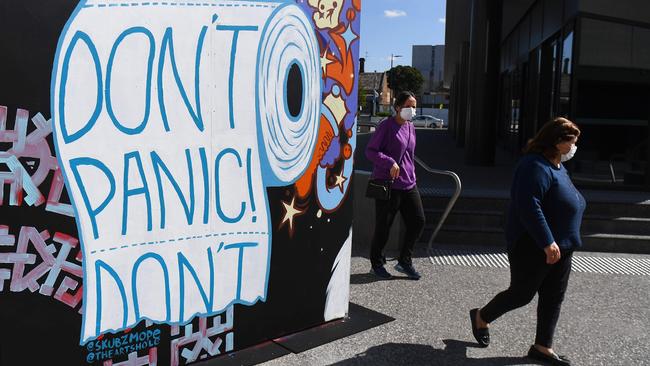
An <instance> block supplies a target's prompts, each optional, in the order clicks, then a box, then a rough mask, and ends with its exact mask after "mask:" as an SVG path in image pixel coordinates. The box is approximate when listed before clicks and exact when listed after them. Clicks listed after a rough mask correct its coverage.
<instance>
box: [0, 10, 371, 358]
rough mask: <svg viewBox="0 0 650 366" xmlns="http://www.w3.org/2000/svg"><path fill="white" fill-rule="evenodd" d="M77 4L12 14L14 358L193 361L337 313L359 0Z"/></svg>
mask: <svg viewBox="0 0 650 366" xmlns="http://www.w3.org/2000/svg"><path fill="white" fill-rule="evenodd" d="M64 3H65V4H56V5H54V4H49V3H46V2H42V1H32V0H30V1H25V2H21V3H20V5H17V6H15V7H13V8H11V7H7V12H5V14H6V15H5V16H6V19H8V20H9V21H8V22H5V23H4V24H3V25H2V27H3V30H2V31H3V34H11V33H12V32H22V33H21V36H22V37H17V38H16V39H13V38H7V39H3V40H2V41H0V42H3V43H2V44H1V46H3V47H2V48H3V49H5V50H7V49H8V50H15V51H16V56H17V57H16V61H15V62H11V63H9V64H8V66H9V67H8V68H6V69H5V70H0V78H1V79H2V80H3V81H5V83H4V84H5V85H9V86H10V87H8V88H2V89H0V98H2V100H0V104H6V105H5V106H0V182H2V184H3V187H2V188H3V189H2V191H0V204H1V206H0V322H2V324H3V327H2V329H3V330H2V331H0V364H3V363H4V362H6V363H7V364H15V362H20V363H21V364H40V363H41V362H43V360H49V361H67V362H69V363H70V364H81V363H87V364H101V365H156V364H161V365H165V364H170V365H181V364H188V363H193V362H196V361H199V360H203V359H207V358H210V357H214V356H218V355H220V354H222V353H225V352H229V351H233V350H237V349H242V348H245V347H248V346H251V345H254V344H256V343H259V342H262V341H266V340H268V339H273V338H276V337H279V336H282V335H285V334H289V333H292V332H295V331H299V330H302V329H305V328H307V327H310V326H315V325H318V324H320V323H322V322H324V321H328V320H332V319H336V318H341V317H342V316H344V315H345V313H346V312H347V303H348V298H349V292H348V291H349V265H350V255H351V235H352V233H351V219H352V205H351V193H350V191H351V189H350V188H351V186H350V184H351V176H352V164H353V152H354V148H355V142H356V125H355V122H356V120H355V111H356V110H357V94H356V93H357V78H356V75H357V73H358V64H357V61H356V60H357V59H358V56H359V53H358V44H359V18H360V10H361V3H360V0H341V1H330V0H308V1H307V0H286V1H272V0H271V1H253V0H249V1H244V0H211V1H206V2H176V1H169V2H157V1H150V2H144V1H137V2H133V1H130V2H120V1H113V0H89V1H82V2H80V3H76V2H68V1H64ZM4 10H5V9H3V11H4ZM39 15H40V16H39ZM43 22H45V23H47V24H46V25H47V26H43V24H42V23H43ZM43 28H44V29H47V32H49V33H47V32H46V33H45V34H46V35H43V33H41V34H39V31H43ZM50 33H51V34H50ZM29 42H31V44H30V43H29ZM30 46H31V47H30ZM25 50H31V52H32V53H33V56H34V57H26V58H25V60H26V61H25V60H22V61H21V60H19V57H18V55H19V54H20V53H21V52H26V51H25ZM36 56H39V57H36ZM25 83H27V84H30V86H31V85H39V86H41V88H34V89H29V88H24V87H23V86H24V85H25ZM47 85H49V86H50V87H49V88H47ZM43 86H45V87H43ZM3 101H6V102H3ZM28 108H29V109H34V110H37V111H40V113H39V112H30V111H28V110H27V109H28ZM50 111H51V112H50ZM48 115H49V116H48ZM298 293H299V294H300V296H299V297H300V299H301V300H300V302H298V301H296V294H298ZM48 298H50V299H51V300H48ZM57 303H58V304H61V305H63V307H61V306H59V305H56V304H57ZM6 329H10V330H11V331H6ZM32 337H38V338H39V339H44V338H45V339H48V341H47V342H44V343H43V344H41V345H40V346H39V349H40V352H37V353H34V352H30V347H28V344H29V343H24V342H18V341H17V340H18V339H30V338H32ZM48 351H49V354H48Z"/></svg>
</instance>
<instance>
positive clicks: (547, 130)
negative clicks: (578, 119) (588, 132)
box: [524, 117, 580, 156]
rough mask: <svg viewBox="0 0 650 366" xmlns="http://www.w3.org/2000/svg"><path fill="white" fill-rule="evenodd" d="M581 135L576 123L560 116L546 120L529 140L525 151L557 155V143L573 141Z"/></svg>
mask: <svg viewBox="0 0 650 366" xmlns="http://www.w3.org/2000/svg"><path fill="white" fill-rule="evenodd" d="M578 136H580V129H579V128H578V126H576V124H575V123H573V122H571V121H569V120H568V119H566V118H563V117H558V118H555V119H553V120H551V121H548V122H546V124H544V126H542V128H541V129H540V130H539V132H537V135H535V137H533V138H532V139H530V140H528V144H527V145H526V147H525V148H524V153H538V154H544V155H554V156H555V155H557V154H558V153H559V151H558V149H557V147H555V145H557V144H559V143H561V142H562V141H571V140H573V139H574V138H577V137H578Z"/></svg>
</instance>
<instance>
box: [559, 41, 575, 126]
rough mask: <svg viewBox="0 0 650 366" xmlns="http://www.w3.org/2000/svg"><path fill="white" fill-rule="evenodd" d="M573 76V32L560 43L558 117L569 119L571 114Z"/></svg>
mask: <svg viewBox="0 0 650 366" xmlns="http://www.w3.org/2000/svg"><path fill="white" fill-rule="evenodd" d="M572 74H573V30H571V31H570V32H569V33H568V34H567V35H566V36H565V37H564V39H563V41H562V62H561V64H560V95H559V96H560V98H559V105H558V115H559V116H562V117H567V118H568V117H569V114H570V112H571V75H572Z"/></svg>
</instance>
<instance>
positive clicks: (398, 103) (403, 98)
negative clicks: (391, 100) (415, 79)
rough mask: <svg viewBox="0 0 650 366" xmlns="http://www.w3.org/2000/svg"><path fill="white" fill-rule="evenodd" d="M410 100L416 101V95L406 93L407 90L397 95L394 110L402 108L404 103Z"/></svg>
mask: <svg viewBox="0 0 650 366" xmlns="http://www.w3.org/2000/svg"><path fill="white" fill-rule="evenodd" d="M409 98H413V99H416V98H415V94H413V93H411V92H410V91H406V90H405V91H403V92H400V93H399V94H398V95H397V98H395V104H394V105H393V108H395V109H397V108H401V107H402V106H403V105H404V103H406V101H407V100H409Z"/></svg>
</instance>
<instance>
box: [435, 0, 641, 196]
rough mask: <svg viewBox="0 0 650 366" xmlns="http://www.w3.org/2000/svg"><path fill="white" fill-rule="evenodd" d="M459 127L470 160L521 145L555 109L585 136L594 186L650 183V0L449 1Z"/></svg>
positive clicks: (448, 62)
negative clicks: (649, 139) (649, 146)
mask: <svg viewBox="0 0 650 366" xmlns="http://www.w3.org/2000/svg"><path fill="white" fill-rule="evenodd" d="M446 50H447V52H446V55H445V85H446V86H448V87H450V88H451V103H450V130H451V132H452V133H453V135H454V137H455V138H456V141H457V142H458V144H459V145H461V146H465V148H466V149H465V151H466V160H467V162H468V163H470V164H478V165H490V164H492V163H493V161H494V152H495V149H497V148H503V149H506V150H508V151H511V152H512V153H513V154H519V153H520V151H521V149H522V147H523V146H524V145H525V143H526V141H527V140H528V139H529V138H531V137H532V136H533V135H534V133H535V132H536V131H537V129H538V128H539V127H540V126H541V125H542V124H543V123H545V122H546V121H548V120H549V119H551V118H553V117H555V116H565V117H568V118H569V119H571V120H573V121H574V122H576V123H577V124H578V125H579V127H580V128H581V130H582V131H583V135H582V136H581V138H580V141H579V143H578V146H579V149H578V154H576V157H575V158H574V159H573V160H572V161H571V163H570V164H569V169H570V171H571V173H572V175H573V178H574V181H576V182H577V183H578V184H580V185H582V186H584V187H597V188H604V189H609V188H612V189H619V188H622V189H644V190H648V189H650V169H648V157H649V155H650V150H649V149H648V137H649V136H650V130H649V128H648V123H649V120H650V1H647V0H619V1H608V0H492V1H485V0H454V1H448V2H447V30H446Z"/></svg>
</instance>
